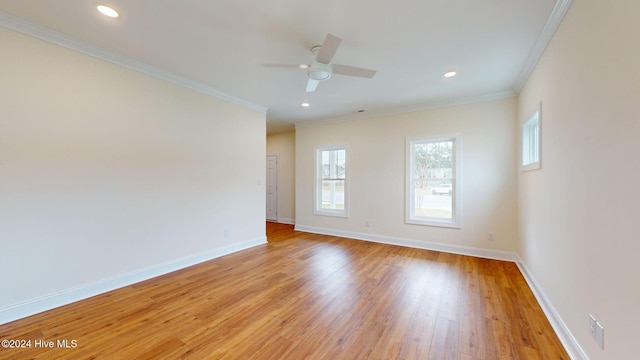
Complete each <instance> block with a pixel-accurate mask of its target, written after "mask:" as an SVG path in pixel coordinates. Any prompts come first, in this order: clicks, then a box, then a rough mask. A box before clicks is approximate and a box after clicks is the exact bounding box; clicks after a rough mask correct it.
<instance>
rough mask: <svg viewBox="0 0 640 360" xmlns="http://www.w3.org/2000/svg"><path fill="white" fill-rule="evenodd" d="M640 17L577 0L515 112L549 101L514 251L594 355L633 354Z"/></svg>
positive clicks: (637, 6)
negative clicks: (601, 336) (593, 330)
mask: <svg viewBox="0 0 640 360" xmlns="http://www.w3.org/2000/svg"><path fill="white" fill-rule="evenodd" d="M638 14H640V2H637V1H635V0H620V1H615V2H607V1H598V0H589V1H574V2H573V5H572V7H571V8H570V9H569V12H568V13H567V15H566V16H565V18H564V20H563V22H562V24H561V26H560V28H559V29H558V31H557V32H556V34H555V36H554V38H553V40H552V41H551V43H550V44H549V46H548V48H547V49H546V52H545V54H544V56H543V57H542V59H541V60H540V62H539V63H538V65H537V67H536V69H535V71H534V73H533V74H532V76H531V78H530V79H529V81H528V82H527V84H526V86H525V88H524V90H523V91H522V92H521V94H520V97H519V113H520V115H519V118H520V121H522V120H524V118H525V117H526V116H527V115H529V113H530V111H531V110H532V109H533V107H534V106H535V104H536V103H537V102H538V101H542V107H543V109H542V169H541V170H539V171H533V172H527V173H521V174H520V176H519V194H520V196H519V204H520V205H519V208H520V211H519V213H520V215H519V219H520V240H521V243H520V248H519V252H520V254H521V256H522V258H523V260H524V262H525V263H526V265H527V267H528V268H529V269H530V271H531V273H532V274H533V275H534V277H535V278H536V280H537V281H538V282H539V284H540V286H541V288H542V289H543V291H544V292H545V293H546V295H547V296H548V298H549V299H550V300H551V302H552V303H553V305H554V307H555V308H556V310H557V311H558V313H559V314H560V316H561V318H562V319H563V321H564V322H565V324H566V325H567V326H568V328H569V329H570V331H571V333H572V334H573V335H574V337H575V338H576V339H577V341H578V342H579V344H580V346H581V347H582V349H583V350H584V351H585V352H586V354H587V355H588V356H589V358H590V359H594V360H598V359H634V358H637V356H638V355H637V354H638V350H637V336H636V335H638V334H639V333H640V332H639V331H638V327H637V326H638V323H640V306H639V305H640V280H639V279H640V267H639V266H638V264H640V236H638V223H637V221H638V219H640V210H639V207H638V202H639V201H640V187H639V186H638V184H640V160H639V159H638V156H639V155H640V141H638V139H640V121H638V105H639V104H640V71H638V68H637V66H638V64H640V32H639V31H638V21H639V20H640V18H639V17H638ZM590 313H592V314H593V315H595V317H596V318H597V319H598V320H599V321H600V322H601V323H602V325H603V326H604V328H605V348H604V350H602V349H600V348H598V347H597V346H596V344H595V342H594V341H593V340H592V339H591V337H590V336H589V332H588V320H587V316H588V314H590Z"/></svg>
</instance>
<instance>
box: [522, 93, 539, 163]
mask: <svg viewBox="0 0 640 360" xmlns="http://www.w3.org/2000/svg"><path fill="white" fill-rule="evenodd" d="M541 107H542V106H541V104H539V105H538V108H537V109H536V111H535V112H534V113H533V115H531V117H529V119H528V120H527V121H526V122H525V123H524V124H522V171H528V170H535V169H540V121H541V119H540V110H541Z"/></svg>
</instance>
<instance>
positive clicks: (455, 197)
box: [405, 134, 462, 229]
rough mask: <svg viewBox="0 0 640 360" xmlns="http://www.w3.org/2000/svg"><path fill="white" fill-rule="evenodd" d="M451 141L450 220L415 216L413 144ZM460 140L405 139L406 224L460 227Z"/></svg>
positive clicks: (448, 136) (446, 136)
mask: <svg viewBox="0 0 640 360" xmlns="http://www.w3.org/2000/svg"><path fill="white" fill-rule="evenodd" d="M443 141H453V154H452V156H453V158H452V162H453V164H452V166H451V167H452V172H453V173H452V179H451V184H452V188H453V191H452V193H451V197H452V199H451V206H452V209H451V218H450V219H443V218H437V217H426V216H417V215H415V213H414V209H415V188H416V186H415V174H414V169H415V156H414V149H415V146H414V145H415V144H420V143H427V142H443ZM461 154H462V140H461V136H460V135H458V134H454V135H445V136H437V137H420V138H407V139H406V175H405V176H406V184H405V186H406V188H405V193H406V200H405V203H406V210H405V222H406V223H407V224H415V225H425V226H438V227H449V228H457V229H459V228H461V227H462V190H461V189H462V155H461Z"/></svg>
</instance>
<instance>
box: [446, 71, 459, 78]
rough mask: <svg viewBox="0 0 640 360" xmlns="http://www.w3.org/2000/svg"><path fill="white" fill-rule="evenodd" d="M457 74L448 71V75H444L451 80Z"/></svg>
mask: <svg viewBox="0 0 640 360" xmlns="http://www.w3.org/2000/svg"><path fill="white" fill-rule="evenodd" d="M456 74H457V72H455V71H447V72H446V73H444V77H446V78H450V77H454V76H456Z"/></svg>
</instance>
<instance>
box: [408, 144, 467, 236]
mask: <svg viewBox="0 0 640 360" xmlns="http://www.w3.org/2000/svg"><path fill="white" fill-rule="evenodd" d="M459 142H460V141H459V139H458V138H457V137H455V136H450V137H441V138H426V139H424V138H423V139H407V184H406V187H407V190H406V196H407V200H406V203H407V209H406V222H407V223H409V224H419V225H431V226H444V227H455V228H459V227H460V199H461V196H460V195H461V194H460V181H459V176H460V161H459V153H460V151H459V148H460V146H459Z"/></svg>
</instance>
